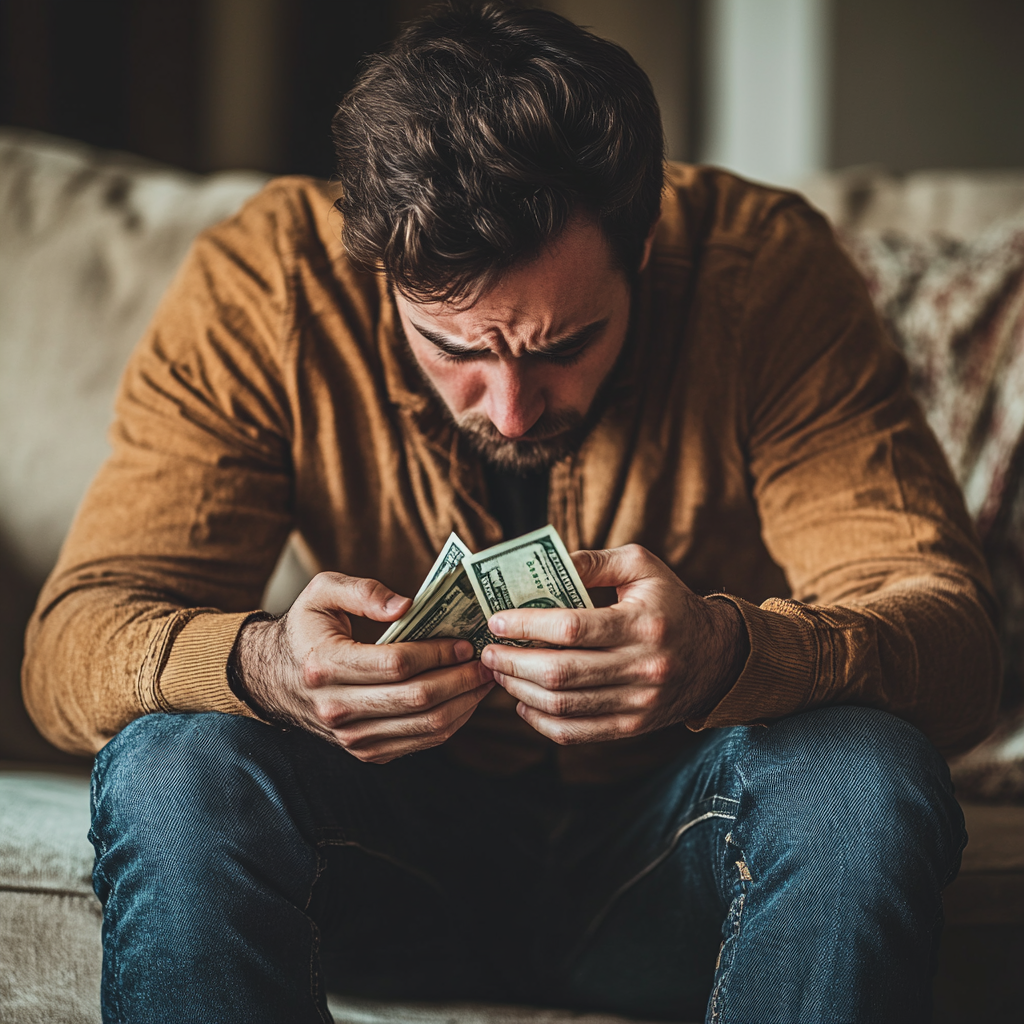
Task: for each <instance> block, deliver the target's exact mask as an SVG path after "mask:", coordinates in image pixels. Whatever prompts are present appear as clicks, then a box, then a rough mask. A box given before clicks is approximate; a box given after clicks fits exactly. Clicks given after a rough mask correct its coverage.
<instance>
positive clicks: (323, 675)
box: [234, 572, 494, 764]
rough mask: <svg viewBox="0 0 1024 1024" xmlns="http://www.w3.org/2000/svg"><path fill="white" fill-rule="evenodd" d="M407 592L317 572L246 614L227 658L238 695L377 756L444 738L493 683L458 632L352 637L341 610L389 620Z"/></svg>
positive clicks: (404, 605) (277, 717)
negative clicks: (287, 600)
mask: <svg viewBox="0 0 1024 1024" xmlns="http://www.w3.org/2000/svg"><path fill="white" fill-rule="evenodd" d="M409 605H410V600H409V598H407V597H400V596H398V595H397V594H395V593H394V592H393V591H391V590H388V588H387V587H385V586H384V585H383V584H382V583H378V582H377V581H376V580H367V579H358V578H356V577H354V576H343V575H342V574H341V573H333V572H322V573H320V574H319V575H318V576H315V577H314V578H313V579H312V581H311V582H310V583H309V585H308V586H307V587H306V589H305V590H304V591H303V592H302V593H301V594H300V595H299V596H298V598H296V600H295V603H294V604H293V605H292V607H291V609H290V610H289V611H288V613H287V614H286V615H284V616H283V617H282V618H280V619H275V620H272V621H269V622H267V621H262V622H260V621H254V622H250V623H249V624H248V625H247V626H246V627H245V628H244V629H243V630H242V633H241V635H240V636H239V639H238V643H237V645H236V648H235V655H234V659H235V660H234V666H235V668H236V675H237V677H239V678H240V682H241V685H242V687H243V689H244V690H245V694H246V696H248V697H250V698H251V703H252V704H253V705H254V706H255V708H256V709H257V710H258V711H260V712H262V714H263V715H264V717H266V718H268V719H269V720H271V721H276V722H281V723H289V724H291V725H296V726H298V727H299V728H302V729H306V730H308V731H309V732H313V733H316V734H317V735H319V736H322V737H324V738H325V739H327V740H330V741H331V742H332V743H336V744H337V745H338V746H340V747H344V748H345V750H347V751H348V752H349V753H350V754H352V755H353V756H354V757H357V758H359V760H360V761H373V762H374V763H376V764H383V763H384V762H386V761H391V760H393V759H394V758H396V757H401V756H402V755H403V754H411V753H412V752H413V751H415V750H424V749H426V748H427V747H435V746H437V745H438V744H441V743H444V741H445V740H446V739H448V737H449V736H451V735H452V734H453V733H454V732H455V731H456V730H458V729H459V728H460V727H461V726H463V725H464V724H465V723H466V722H467V721H468V720H469V717H470V715H472V714H473V712H474V711H475V710H476V706H477V704H479V703H480V701H481V700H482V699H483V698H484V697H485V696H486V695H487V693H488V692H489V691H490V690H491V689H492V688H493V686H494V682H493V677H492V676H491V673H490V671H489V670H488V669H485V668H484V667H483V666H482V665H481V664H480V662H478V661H474V660H472V659H473V646H472V644H470V643H467V642H466V641H465V640H422V641H418V642H416V643H406V644H384V645H382V646H379V647H378V646H376V645H373V644H360V643H357V642H356V641H355V640H353V639H352V628H351V622H350V620H349V613H351V614H353V615H362V616H365V617H366V618H369V619H374V620H375V621H377V622H392V621H394V620H395V619H397V618H399V616H401V615H402V614H403V613H404V612H405V611H407V610H408V608H409Z"/></svg>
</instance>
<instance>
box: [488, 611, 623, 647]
mask: <svg viewBox="0 0 1024 1024" xmlns="http://www.w3.org/2000/svg"><path fill="white" fill-rule="evenodd" d="M636 614H637V613H636V611H635V610H634V609H632V608H623V607H613V608H508V609H505V610H504V611H500V612H496V613H495V614H494V615H492V616H491V617H490V619H489V620H488V622H487V625H488V628H489V629H490V631H491V632H492V633H493V634H494V635H495V636H501V637H506V638H508V639H509V640H540V641H542V642H543V643H547V644H557V645H558V646H559V647H619V646H622V645H624V644H627V643H629V642H630V640H632V638H633V634H632V632H631V627H632V624H633V622H634V620H635V618H636Z"/></svg>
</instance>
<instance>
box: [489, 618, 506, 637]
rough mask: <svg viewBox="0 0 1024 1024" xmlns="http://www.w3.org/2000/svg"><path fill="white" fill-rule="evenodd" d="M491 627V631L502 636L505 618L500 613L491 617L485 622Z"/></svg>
mask: <svg viewBox="0 0 1024 1024" xmlns="http://www.w3.org/2000/svg"><path fill="white" fill-rule="evenodd" d="M487 625H488V626H490V627H491V632H492V633H497V634H498V635H499V636H503V635H504V633H505V620H504V619H503V618H502V617H501V616H500V615H495V616H493V617H492V618H491V621H490V622H488V623H487Z"/></svg>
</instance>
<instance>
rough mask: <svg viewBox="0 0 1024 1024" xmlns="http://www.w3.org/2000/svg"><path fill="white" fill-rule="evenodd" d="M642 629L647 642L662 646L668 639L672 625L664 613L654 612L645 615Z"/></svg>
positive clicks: (641, 625)
mask: <svg viewBox="0 0 1024 1024" xmlns="http://www.w3.org/2000/svg"><path fill="white" fill-rule="evenodd" d="M640 629H641V635H642V636H643V638H644V640H645V641H646V642H647V643H649V644H651V645H652V646H654V647H660V646H661V645H662V644H664V643H665V642H666V640H668V635H669V630H670V629H671V626H670V625H669V622H668V619H667V618H666V617H665V616H664V615H661V614H658V613H654V614H651V615H645V616H644V618H643V619H642V621H641V624H640Z"/></svg>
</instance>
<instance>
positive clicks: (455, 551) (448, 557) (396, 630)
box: [377, 531, 471, 644]
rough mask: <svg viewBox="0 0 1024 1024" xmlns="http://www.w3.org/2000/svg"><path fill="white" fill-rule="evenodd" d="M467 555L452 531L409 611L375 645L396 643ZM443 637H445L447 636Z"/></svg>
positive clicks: (393, 623) (468, 551)
mask: <svg viewBox="0 0 1024 1024" xmlns="http://www.w3.org/2000/svg"><path fill="white" fill-rule="evenodd" d="M469 554H471V552H470V550H469V548H468V547H466V545H465V544H464V543H463V541H462V538H461V537H459V535H458V534H457V533H455V532H454V531H453V532H452V533H451V534H449V536H448V539H447V540H446V541H445V542H444V546H443V547H442V548H441V553H440V554H439V555H438V556H437V558H436V560H435V561H434V564H433V565H432V566H431V567H430V572H428V573H427V575H426V576H425V577H424V580H423V582H422V583H421V584H420V589H419V590H417V591H416V596H415V597H414V598H413V601H412V605H411V606H410V608H409V610H408V611H407V612H406V613H405V614H404V615H403V616H402V617H401V618H400V619H398V620H397V621H395V622H392V623H391V625H390V626H388V628H387V629H386V630H384V633H383V635H382V636H381V638H380V639H379V640H378V641H377V643H379V644H390V643H395V642H397V640H398V636H399V634H401V633H404V632H406V631H407V630H408V629H409V628H410V626H411V625H412V623H413V622H415V621H416V620H417V619H418V618H419V615H420V611H421V605H422V603H423V601H424V600H425V599H426V598H427V596H428V595H429V594H430V592H431V591H432V590H433V589H434V588H435V587H436V586H437V584H438V583H439V582H440V581H441V580H442V579H443V578H444V577H446V576H448V575H450V574H451V573H453V572H455V571H457V570H458V568H459V566H460V565H461V564H462V560H463V559H464V558H465V557H466V556H467V555H469ZM438 635H442V634H438ZM444 635H446V636H447V635H448V634H444Z"/></svg>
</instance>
